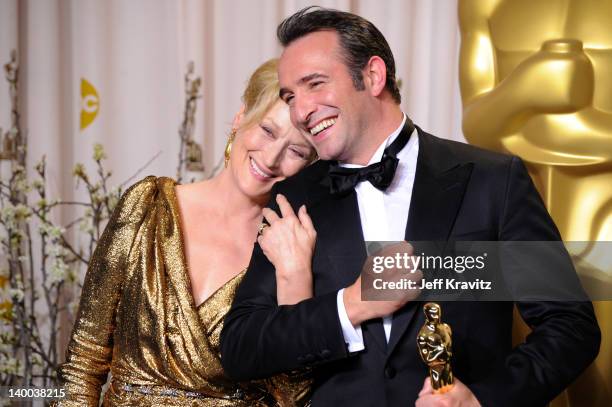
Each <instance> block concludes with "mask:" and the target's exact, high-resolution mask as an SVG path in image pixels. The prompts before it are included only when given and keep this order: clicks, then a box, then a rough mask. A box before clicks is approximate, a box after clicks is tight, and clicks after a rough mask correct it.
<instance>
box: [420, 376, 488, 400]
mask: <svg viewBox="0 0 612 407" xmlns="http://www.w3.org/2000/svg"><path fill="white" fill-rule="evenodd" d="M415 406H416V407H480V402H479V401H478V399H477V398H476V396H474V393H472V391H471V390H470V389H469V388H468V387H467V386H466V385H465V384H463V383H461V382H460V381H459V379H457V378H456V377H455V383H454V385H453V387H452V388H451V389H450V390H449V391H447V392H446V393H443V394H434V392H433V388H432V387H431V382H430V380H429V377H427V378H425V383H424V384H423V389H421V392H420V393H419V398H418V399H417V401H416V404H415Z"/></svg>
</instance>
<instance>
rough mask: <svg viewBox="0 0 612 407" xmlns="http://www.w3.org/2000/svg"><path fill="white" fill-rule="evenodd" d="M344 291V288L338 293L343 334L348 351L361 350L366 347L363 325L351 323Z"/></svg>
mask: <svg viewBox="0 0 612 407" xmlns="http://www.w3.org/2000/svg"><path fill="white" fill-rule="evenodd" d="M343 293H344V288H343V289H342V290H340V291H338V295H337V296H336V303H337V304H338V316H339V317H340V325H341V326H342V335H344V342H346V345H347V346H348V351H349V352H350V353H352V352H359V351H361V350H364V349H365V345H364V343H363V335H362V333H361V325H357V326H353V324H351V321H350V320H349V317H348V315H347V314H346V309H345V308H344V298H343Z"/></svg>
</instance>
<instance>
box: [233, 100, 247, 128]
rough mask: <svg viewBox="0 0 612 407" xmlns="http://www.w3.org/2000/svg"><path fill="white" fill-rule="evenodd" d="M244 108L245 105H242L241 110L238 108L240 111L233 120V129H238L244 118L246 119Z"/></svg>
mask: <svg viewBox="0 0 612 407" xmlns="http://www.w3.org/2000/svg"><path fill="white" fill-rule="evenodd" d="M244 109H245V106H244V105H242V106H240V110H238V113H236V115H235V116H234V120H232V129H233V130H237V129H239V128H240V124H241V123H242V119H244Z"/></svg>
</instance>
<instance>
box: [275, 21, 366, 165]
mask: <svg viewBox="0 0 612 407" xmlns="http://www.w3.org/2000/svg"><path fill="white" fill-rule="evenodd" d="M278 74H279V81H280V87H281V97H282V99H283V100H284V101H285V102H286V103H287V104H288V105H289V107H290V115H291V121H292V122H293V125H294V126H295V127H296V128H298V129H299V130H300V131H302V132H303V133H304V134H305V136H306V137H307V139H308V140H309V141H310V142H311V143H312V144H313V145H314V147H315V149H316V150H317V153H318V154H319V157H320V158H321V159H323V160H339V161H345V162H353V161H352V160H354V159H355V158H356V156H357V155H358V153H359V146H360V144H361V143H360V142H361V140H362V138H363V137H364V136H365V134H364V133H365V130H366V123H367V122H368V120H367V118H368V102H369V99H370V95H369V92H367V85H366V91H358V90H356V89H355V87H354V85H353V81H352V79H351V76H350V74H349V70H348V67H347V66H346V65H345V63H344V60H343V59H342V56H341V48H340V44H339V38H338V34H337V33H336V32H334V31H318V32H314V33H311V34H308V35H305V36H304V37H301V38H299V39H297V40H295V41H294V42H292V43H291V44H289V46H287V47H286V48H285V50H284V52H283V54H282V56H281V59H280V63H279V68H278Z"/></svg>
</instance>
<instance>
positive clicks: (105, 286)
mask: <svg viewBox="0 0 612 407" xmlns="http://www.w3.org/2000/svg"><path fill="white" fill-rule="evenodd" d="M155 191H156V179H155V177H147V178H145V179H144V180H142V181H140V182H138V183H136V184H135V185H133V186H132V187H131V188H130V189H128V190H127V191H126V192H125V194H124V195H123V196H122V197H121V200H120V201H119V204H118V205H117V207H116V208H115V210H114V212H113V214H112V216H111V218H110V220H109V222H108V225H107V226H106V229H105V230H104V233H103V234H102V236H101V238H100V240H99V242H98V245H97V247H96V249H95V251H94V254H93V256H92V258H91V260H90V262H89V267H88V270H87V274H86V275H85V281H84V283H83V290H82V292H81V300H80V303H79V311H78V313H77V318H76V321H75V324H74V327H73V330H72V336H71V338H70V343H69V345H68V350H67V351H66V362H65V363H64V364H63V365H62V366H61V367H60V369H59V376H60V379H61V382H62V384H63V386H64V389H65V392H66V397H65V398H64V399H63V400H61V401H59V402H58V404H57V406H62V407H63V406H68V407H71V406H75V407H76V406H98V403H99V399H100V389H101V387H102V385H103V384H104V383H105V382H106V377H107V374H108V371H109V368H110V361H111V358H112V349H113V331H114V329H115V314H116V309H117V303H118V301H119V298H120V295H121V287H122V284H123V278H124V275H125V273H126V269H127V262H128V261H129V257H130V253H131V249H132V246H133V244H134V241H135V238H136V236H137V234H138V231H139V229H140V225H141V224H142V222H143V220H144V219H145V217H146V214H147V211H148V209H149V207H150V206H151V202H152V199H153V198H154V196H155Z"/></svg>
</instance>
